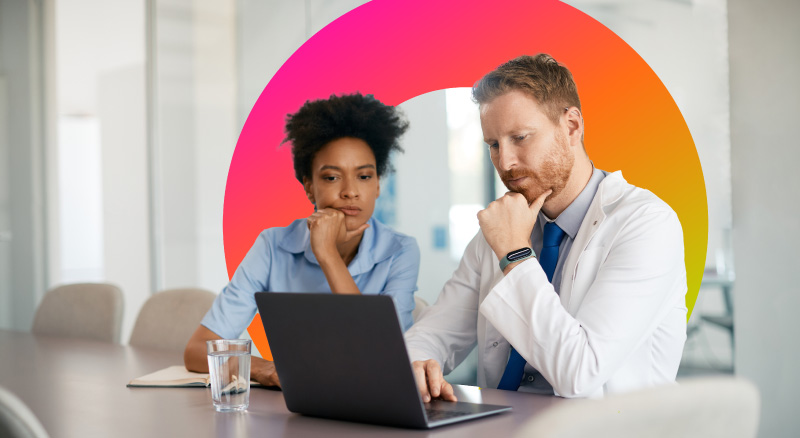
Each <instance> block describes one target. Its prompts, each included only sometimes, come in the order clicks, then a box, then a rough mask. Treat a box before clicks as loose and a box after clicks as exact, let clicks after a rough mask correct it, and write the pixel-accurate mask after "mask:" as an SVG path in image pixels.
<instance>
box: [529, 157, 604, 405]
mask: <svg viewBox="0 0 800 438" xmlns="http://www.w3.org/2000/svg"><path fill="white" fill-rule="evenodd" d="M606 175H608V172H606V171H604V170H600V169H597V168H595V167H594V165H593V166H592V176H591V177H590V178H589V182H588V183H587V184H586V187H584V188H583V190H582V191H581V193H580V194H579V195H578V197H577V198H575V200H574V201H572V203H571V204H569V206H568V207H567V208H566V209H565V210H564V211H563V212H561V214H560V215H558V217H557V218H556V219H555V220H553V219H550V218H548V217H547V215H545V214H544V212H543V211H541V210H540V211H539V218H538V220H537V221H536V225H535V226H534V227H533V232H532V233H531V245H533V251H534V253H536V257H537V258H538V257H539V255H540V254H541V251H542V239H543V237H544V225H545V224H546V223H547V222H555V223H556V225H558V227H559V228H561V229H562V230H564V238H563V239H562V240H561V245H559V247H558V262H557V263H556V269H555V271H554V272H553V288H554V289H555V290H556V293H559V292H560V290H561V273H562V271H563V267H564V261H565V260H566V259H567V256H568V255H569V250H570V249H571V248H572V242H573V241H574V240H575V236H576V235H577V234H578V230H580V229H581V223H583V218H584V217H586V212H587V211H589V206H591V205H592V200H594V197H595V195H596V194H597V189H598V187H600V183H601V182H602V181H603V178H605V177H606ZM519 391H523V392H534V393H537V394H538V393H544V394H552V393H553V387H552V386H551V385H550V383H548V382H547V380H545V378H544V377H542V375H541V374H540V373H539V372H538V371H536V369H535V368H533V367H532V366H531V365H530V364H527V363H526V364H525V372H524V374H523V376H522V383H521V384H520V387H519Z"/></svg>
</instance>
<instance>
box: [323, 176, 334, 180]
mask: <svg viewBox="0 0 800 438" xmlns="http://www.w3.org/2000/svg"><path fill="white" fill-rule="evenodd" d="M322 179H323V180H325V181H336V177H335V176H323V177H322Z"/></svg>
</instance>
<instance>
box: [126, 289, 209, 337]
mask: <svg viewBox="0 0 800 438" xmlns="http://www.w3.org/2000/svg"><path fill="white" fill-rule="evenodd" d="M216 297H217V296H216V295H214V293H213V292H209V291H207V290H203V289H169V290H165V291H161V292H158V293H157V294H155V295H153V296H152V297H150V298H149V299H148V300H147V301H146V302H145V303H144V306H142V310H140V311H139V316H138V317H136V325H134V326H133V333H132V334H131V340H130V345H133V346H136V347H147V348H157V349H160V350H171V351H183V350H184V349H185V348H186V343H187V342H189V338H191V337H192V333H194V331H195V330H196V329H197V326H198V325H200V321H201V320H202V319H203V316H205V314H206V312H208V309H210V308H211V304H212V303H213V302H214V299H215V298H216Z"/></svg>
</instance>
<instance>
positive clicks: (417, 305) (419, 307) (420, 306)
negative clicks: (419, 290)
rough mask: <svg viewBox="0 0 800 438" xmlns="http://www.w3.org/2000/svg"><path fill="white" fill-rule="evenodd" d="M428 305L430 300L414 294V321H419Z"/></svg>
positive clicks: (412, 315) (412, 314) (412, 313)
mask: <svg viewBox="0 0 800 438" xmlns="http://www.w3.org/2000/svg"><path fill="white" fill-rule="evenodd" d="M426 307H428V302H427V301H425V300H423V299H422V298H420V297H418V296H416V295H414V310H413V311H412V312H411V318H412V319H414V322H417V320H418V319H419V316H420V315H421V314H422V311H423V310H425V308H426Z"/></svg>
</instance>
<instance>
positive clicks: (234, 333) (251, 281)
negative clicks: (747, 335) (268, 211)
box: [200, 230, 272, 339]
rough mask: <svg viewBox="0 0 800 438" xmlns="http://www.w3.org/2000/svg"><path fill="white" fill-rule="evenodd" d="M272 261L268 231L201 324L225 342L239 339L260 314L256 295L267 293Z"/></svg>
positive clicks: (252, 249)
mask: <svg viewBox="0 0 800 438" xmlns="http://www.w3.org/2000/svg"><path fill="white" fill-rule="evenodd" d="M271 259H272V254H271V251H270V247H269V241H268V230H265V231H262V232H261V234H259V236H258V238H257V239H256V241H255V243H254V244H253V246H252V247H251V248H250V251H248V252H247V255H246V256H245V257H244V259H243V260H242V262H241V263H240V264H239V267H238V268H236V272H235V273H234V274H233V278H232V279H231V281H230V283H228V285H227V286H225V288H224V289H223V290H222V292H221V293H220V294H219V295H218V296H217V298H216V299H215V300H214V304H213V305H212V306H211V309H210V310H209V311H208V313H206V316H205V317H203V320H202V321H201V322H200V324H202V325H203V326H205V327H206V328H207V329H209V330H211V331H212V332H214V333H216V334H217V335H218V336H220V337H222V338H223V339H236V338H238V337H239V336H240V335H241V334H242V332H243V331H244V329H245V328H246V327H247V326H248V324H250V321H252V320H253V317H254V316H255V314H256V311H257V307H256V300H255V293H256V292H262V291H265V290H267V285H268V283H269V270H270V263H271Z"/></svg>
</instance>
